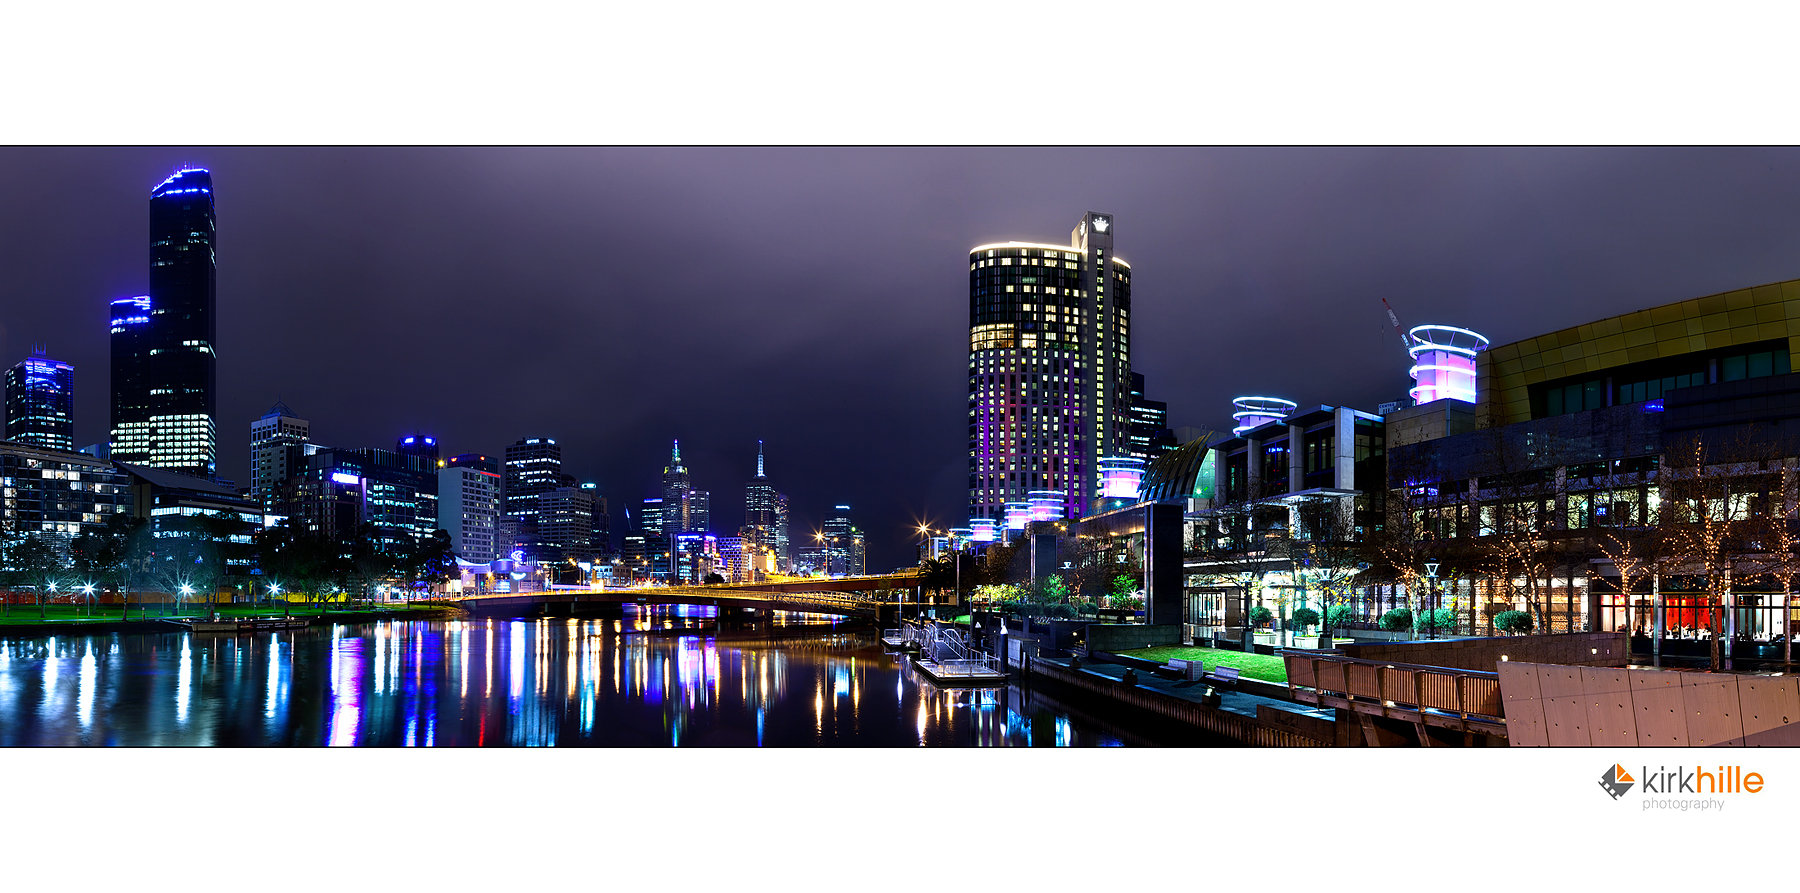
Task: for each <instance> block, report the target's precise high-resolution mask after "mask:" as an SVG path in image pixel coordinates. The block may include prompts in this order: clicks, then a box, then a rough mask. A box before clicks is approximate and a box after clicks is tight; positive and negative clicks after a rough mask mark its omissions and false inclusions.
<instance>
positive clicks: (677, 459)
mask: <svg viewBox="0 0 1800 893" xmlns="http://www.w3.org/2000/svg"><path fill="white" fill-rule="evenodd" d="M688 489H689V486H688V470H687V466H686V465H683V464H681V441H679V440H677V441H675V446H674V448H673V450H671V452H670V453H669V464H668V465H665V466H663V475H662V499H663V501H662V510H663V517H662V532H664V533H666V534H668V535H669V536H671V537H674V536H678V535H680V534H683V533H686V532H688V531H689V530H692V529H693V528H692V527H690V526H688V511H687V509H688V500H687V493H688ZM647 507H648V506H646V508H647Z"/></svg>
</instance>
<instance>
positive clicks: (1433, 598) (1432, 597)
mask: <svg viewBox="0 0 1800 893" xmlns="http://www.w3.org/2000/svg"><path fill="white" fill-rule="evenodd" d="M1437 572H1438V563H1437V562H1435V561H1427V562H1425V579H1426V580H1427V583H1426V592H1427V595H1426V599H1427V601H1426V605H1427V607H1426V609H1425V610H1426V612H1427V613H1426V615H1425V616H1426V617H1428V618H1430V621H1431V625H1430V626H1429V627H1427V628H1426V630H1427V631H1426V633H1425V636H1426V638H1431V639H1435V638H1437V614H1436V612H1435V611H1434V610H1433V609H1434V608H1435V607H1436V605H1437Z"/></svg>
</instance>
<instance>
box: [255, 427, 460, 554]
mask: <svg viewBox="0 0 1800 893" xmlns="http://www.w3.org/2000/svg"><path fill="white" fill-rule="evenodd" d="M437 471H438V470H437V469H436V468H435V467H433V466H432V465H430V464H427V462H426V460H425V459H424V458H423V457H420V456H404V455H401V454H399V453H396V452H393V451H391V450H383V449H375V448H364V449H356V450H345V449H325V450H319V451H318V452H317V453H315V454H313V455H312V456H309V457H307V460H306V468H305V469H304V470H303V471H301V472H300V473H299V474H296V475H295V476H293V477H291V478H289V479H288V480H287V481H286V483H284V484H283V486H282V497H281V500H280V503H279V504H278V506H277V511H278V512H279V513H280V514H284V515H287V516H288V517H289V518H290V519H291V520H292V521H293V523H294V525H295V526H296V527H303V528H305V529H308V530H311V531H313V532H314V533H319V534H323V535H325V536H347V535H350V534H352V533H354V532H355V531H356V529H357V526H358V525H360V524H362V523H364V522H367V523H369V524H373V525H374V526H375V531H374V532H375V542H376V545H377V547H379V548H381V549H383V550H387V551H396V550H400V549H405V548H411V547H412V546H413V545H414V544H415V543H417V542H418V541H419V540H421V539H424V538H426V537H429V536H431V534H432V531H434V530H436V529H437V528H438V474H437Z"/></svg>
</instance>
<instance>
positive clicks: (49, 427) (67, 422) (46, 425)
mask: <svg viewBox="0 0 1800 893" xmlns="http://www.w3.org/2000/svg"><path fill="white" fill-rule="evenodd" d="M6 439H7V440H11V441H15V442H17V443H29V444H36V445H37V446H41V447H46V448H48V449H52V450H69V451H71V452H73V451H74V449H75V367H73V366H70V365H69V364H68V363H59V362H57V361H56V360H52V359H50V358H49V357H46V356H44V354H43V352H42V351H38V352H36V353H35V354H34V355H33V356H30V357H27V358H26V359H25V360H24V361H22V362H20V363H19V364H18V365H17V366H14V367H12V368H11V369H8V370H6Z"/></svg>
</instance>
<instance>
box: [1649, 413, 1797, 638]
mask: <svg viewBox="0 0 1800 893" xmlns="http://www.w3.org/2000/svg"><path fill="white" fill-rule="evenodd" d="M1769 453H1770V455H1764V451H1763V450H1761V449H1759V448H1758V446H1757V445H1756V444H1755V443H1753V442H1752V441H1750V440H1749V438H1748V435H1747V434H1745V435H1741V436H1740V437H1739V438H1738V440H1737V442H1736V443H1733V444H1730V445H1727V446H1725V447H1723V448H1714V447H1713V446H1711V445H1709V444H1708V443H1707V442H1706V441H1705V440H1704V439H1702V438H1699V437H1695V438H1692V439H1691V440H1690V441H1688V442H1686V443H1683V444H1678V445H1676V447H1675V448H1674V449H1671V450H1670V451H1669V452H1668V454H1667V456H1666V458H1665V459H1664V462H1663V465H1662V468H1661V470H1660V472H1659V474H1658V478H1659V483H1660V484H1661V496H1662V509H1661V510H1662V519H1663V521H1664V522H1665V524H1666V525H1669V526H1671V527H1672V529H1671V530H1669V531H1668V535H1669V536H1670V537H1671V540H1672V542H1673V543H1674V545H1675V550H1676V552H1677V554H1678V556H1679V557H1680V558H1681V559H1682V560H1683V563H1684V564H1687V565H1688V566H1689V567H1690V568H1691V569H1693V570H1695V571H1698V572H1699V573H1700V575H1701V576H1702V577H1703V579H1704V580H1705V585H1706V607H1707V613H1708V624H1707V625H1708V627H1709V628H1710V629H1711V637H1710V638H1711V666H1712V668H1713V669H1715V670H1716V669H1720V668H1721V667H1723V668H1725V669H1730V663H1729V662H1730V652H1729V651H1726V652H1725V653H1724V655H1723V659H1721V653H1720V639H1721V638H1723V639H1724V640H1725V642H1727V643H1729V642H1730V641H1731V640H1732V639H1733V638H1734V636H1733V632H1734V630H1732V629H1721V628H1720V627H1721V620H1722V619H1723V618H1722V617H1721V614H1722V613H1727V612H1723V611H1722V609H1723V608H1725V607H1727V606H1728V605H1729V603H1730V601H1731V593H1732V575H1733V573H1734V572H1735V571H1737V569H1738V565H1739V563H1740V562H1742V561H1743V560H1744V559H1746V558H1747V557H1748V556H1749V555H1750V553H1753V552H1756V551H1760V549H1759V547H1760V542H1758V541H1757V540H1758V537H1757V536H1756V534H1757V533H1759V532H1761V530H1759V527H1760V526H1761V525H1760V524H1759V523H1758V522H1759V520H1760V519H1766V518H1768V517H1770V516H1771V511H1770V509H1771V506H1770V503H1771V501H1772V500H1775V499H1779V498H1780V495H1779V489H1780V485H1779V483H1778V482H1776V483H1774V484H1773V486H1771V481H1770V479H1769V476H1768V475H1766V474H1763V473H1761V472H1762V471H1763V464H1764V462H1765V461H1769V460H1770V458H1771V457H1772V458H1773V461H1776V462H1778V461H1779V451H1769ZM1771 490H1774V491H1775V492H1774V493H1773V494H1771ZM1728 613H1729V615H1730V616H1732V617H1735V613H1736V612H1728ZM1726 647H1727V648H1728V647H1729V645H1727V646H1726Z"/></svg>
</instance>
